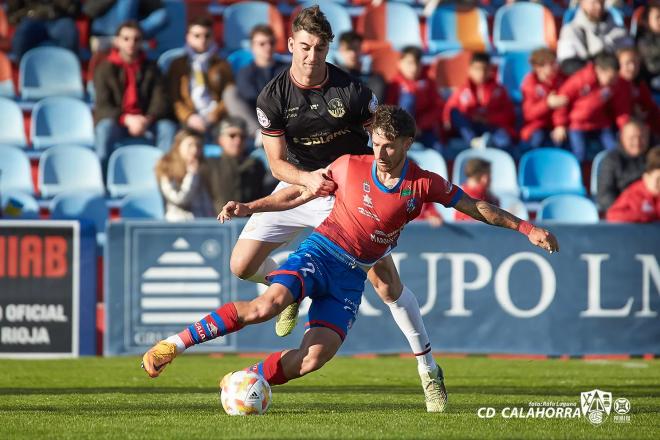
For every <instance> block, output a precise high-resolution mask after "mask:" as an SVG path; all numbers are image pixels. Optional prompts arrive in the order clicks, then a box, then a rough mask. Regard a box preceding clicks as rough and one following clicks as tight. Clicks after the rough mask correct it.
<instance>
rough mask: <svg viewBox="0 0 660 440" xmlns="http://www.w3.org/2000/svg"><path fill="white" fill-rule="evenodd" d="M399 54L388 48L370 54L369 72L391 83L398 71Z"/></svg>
mask: <svg viewBox="0 0 660 440" xmlns="http://www.w3.org/2000/svg"><path fill="white" fill-rule="evenodd" d="M400 57H401V54H400V53H399V52H397V51H396V50H394V49H392V48H390V47H382V48H380V49H375V50H374V51H372V52H371V70H372V71H373V72H376V73H378V74H379V75H381V76H382V77H383V78H384V79H385V81H391V80H392V78H394V76H395V75H396V74H397V72H398V71H399V67H398V63H399V58H400Z"/></svg>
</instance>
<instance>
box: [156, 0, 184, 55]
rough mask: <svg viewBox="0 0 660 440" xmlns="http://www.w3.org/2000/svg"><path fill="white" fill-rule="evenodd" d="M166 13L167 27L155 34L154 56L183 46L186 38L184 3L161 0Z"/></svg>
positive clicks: (175, 0)
mask: <svg viewBox="0 0 660 440" xmlns="http://www.w3.org/2000/svg"><path fill="white" fill-rule="evenodd" d="M163 6H164V7H165V11H166V12H167V17H168V19H167V26H165V27H164V28H163V29H162V30H161V31H160V32H158V33H157V34H156V37H155V39H156V50H155V52H156V54H157V55H160V54H162V53H164V52H166V51H168V50H170V49H174V48H177V47H181V46H183V43H184V41H185V37H186V23H187V22H188V21H187V13H186V2H185V1H181V0H163Z"/></svg>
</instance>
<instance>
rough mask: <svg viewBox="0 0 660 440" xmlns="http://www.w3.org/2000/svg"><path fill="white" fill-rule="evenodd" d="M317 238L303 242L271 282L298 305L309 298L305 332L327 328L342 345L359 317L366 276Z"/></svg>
mask: <svg viewBox="0 0 660 440" xmlns="http://www.w3.org/2000/svg"><path fill="white" fill-rule="evenodd" d="M318 237H319V234H312V235H311V236H310V237H308V238H307V239H306V240H305V241H303V242H302V243H301V244H300V246H299V247H298V249H297V250H296V251H295V252H294V253H292V254H291V255H289V258H288V259H287V260H286V262H285V263H284V264H283V265H282V266H280V267H279V268H278V269H277V270H274V271H273V272H271V273H270V274H269V275H268V280H269V281H270V282H271V283H277V284H281V285H283V286H284V287H286V288H287V289H289V290H290V291H291V294H292V295H293V298H294V300H295V301H297V302H300V301H302V299H303V298H305V297H306V296H308V297H309V298H310V299H311V300H312V305H311V306H310V308H309V315H308V316H309V321H308V322H307V323H306V324H305V327H306V328H312V327H327V328H329V329H331V330H334V331H335V332H336V333H337V334H338V335H339V337H340V338H341V340H342V341H343V340H344V339H345V338H346V333H347V332H348V330H349V329H350V328H351V326H352V325H353V322H354V321H355V318H356V316H357V312H358V308H359V307H360V301H361V300H362V292H363V291H364V282H365V280H366V279H367V273H366V272H365V271H364V270H363V269H362V268H360V266H357V265H355V264H350V261H349V259H350V258H351V257H347V258H342V255H339V254H338V253H337V251H336V250H332V249H330V248H329V247H327V246H325V245H324V244H323V242H322V240H318ZM325 240H327V239H325Z"/></svg>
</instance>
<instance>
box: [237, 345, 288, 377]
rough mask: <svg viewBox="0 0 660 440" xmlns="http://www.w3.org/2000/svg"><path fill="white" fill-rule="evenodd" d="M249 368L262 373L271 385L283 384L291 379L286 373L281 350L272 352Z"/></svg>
mask: <svg viewBox="0 0 660 440" xmlns="http://www.w3.org/2000/svg"><path fill="white" fill-rule="evenodd" d="M247 370H250V371H254V372H255V373H259V374H261V375H262V376H263V377H264V379H266V382H268V383H269V384H270V385H282V384H285V383H287V382H288V381H289V379H287V378H286V376H285V375H284V368H283V367H282V352H281V351H278V352H277V353H272V354H270V355H269V356H268V357H267V358H266V359H264V360H263V361H262V362H259V363H258V364H254V365H252V366H251V367H249V368H247Z"/></svg>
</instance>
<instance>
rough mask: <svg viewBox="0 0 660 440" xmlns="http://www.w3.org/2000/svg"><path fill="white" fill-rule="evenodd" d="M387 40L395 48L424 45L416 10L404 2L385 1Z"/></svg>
mask: <svg viewBox="0 0 660 440" xmlns="http://www.w3.org/2000/svg"><path fill="white" fill-rule="evenodd" d="M386 3H387V16H386V18H385V20H386V21H387V23H386V25H385V29H386V30H387V41H389V42H390V44H392V47H393V48H394V49H396V50H401V49H403V48H404V47H406V46H417V47H420V48H421V47H424V44H423V43H422V34H421V31H420V26H419V16H418V15H417V12H415V10H414V9H413V8H412V7H411V6H410V5H407V4H405V3H396V2H386Z"/></svg>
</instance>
